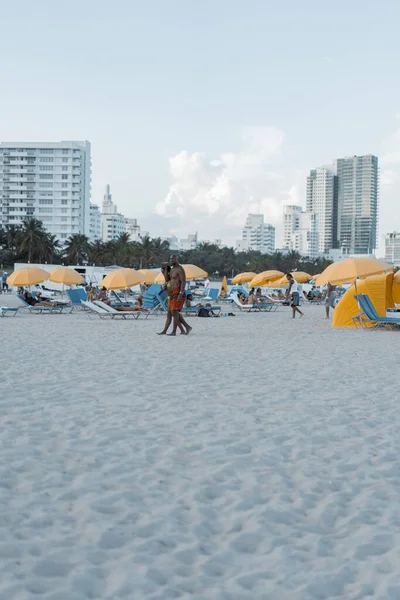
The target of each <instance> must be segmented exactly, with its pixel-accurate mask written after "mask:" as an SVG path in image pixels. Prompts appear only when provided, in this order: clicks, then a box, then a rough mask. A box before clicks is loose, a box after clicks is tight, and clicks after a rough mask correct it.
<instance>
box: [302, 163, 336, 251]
mask: <svg viewBox="0 0 400 600" xmlns="http://www.w3.org/2000/svg"><path fill="white" fill-rule="evenodd" d="M306 211H307V212H309V213H314V214H316V215H317V229H318V251H319V252H321V253H324V252H328V250H330V249H331V248H336V246H337V239H336V238H337V233H336V222H337V185H336V177H335V173H334V167H318V168H316V169H312V170H311V171H310V175H309V176H308V177H307V199H306Z"/></svg>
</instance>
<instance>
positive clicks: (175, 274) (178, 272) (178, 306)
mask: <svg viewBox="0 0 400 600" xmlns="http://www.w3.org/2000/svg"><path fill="white" fill-rule="evenodd" d="M170 263H171V273H170V296H169V309H170V311H171V315H172V332H171V333H168V334H167V335H170V336H173V335H176V330H177V329H178V327H179V323H182V325H183V326H184V327H185V328H186V335H188V334H189V333H190V332H191V331H192V328H191V327H190V325H188V323H186V321H185V319H184V318H183V317H182V315H181V314H180V311H181V310H182V308H183V306H184V304H185V289H186V275H185V270H184V268H183V267H182V265H180V264H179V263H178V258H177V256H176V255H175V254H172V256H171V258H170Z"/></svg>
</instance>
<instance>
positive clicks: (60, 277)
mask: <svg viewBox="0 0 400 600" xmlns="http://www.w3.org/2000/svg"><path fill="white" fill-rule="evenodd" d="M49 281H52V282H53V283H62V284H63V285H78V283H85V280H84V279H83V277H82V275H80V274H79V273H78V272H77V271H75V269H69V268H68V267H57V269H53V270H52V271H51V272H50V277H49Z"/></svg>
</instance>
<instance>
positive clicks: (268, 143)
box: [155, 127, 300, 242]
mask: <svg viewBox="0 0 400 600" xmlns="http://www.w3.org/2000/svg"><path fill="white" fill-rule="evenodd" d="M283 141H284V134H283V132H282V131H281V130H279V129H276V128H272V127H259V128H254V127H251V128H246V129H244V130H243V131H242V135H241V142H242V144H241V149H240V151H239V152H224V153H222V154H221V155H220V156H219V157H218V158H217V159H215V160H213V159H210V158H208V157H207V156H206V155H205V154H204V153H202V152H193V153H189V152H187V151H182V152H180V153H179V154H177V155H175V156H173V157H172V158H171V159H170V173H171V178H172V183H171V185H170V188H169V191H168V193H167V195H166V197H165V198H164V200H163V201H161V202H159V203H158V204H157V205H156V207H155V212H156V214H157V215H159V216H163V217H167V218H168V217H170V218H174V219H175V220H176V221H179V226H176V227H174V229H175V230H177V229H178V230H179V232H180V234H181V235H185V234H186V233H188V232H191V231H196V230H198V231H199V232H200V236H201V237H202V238H205V237H208V238H211V239H212V238H216V237H221V232H224V235H225V236H227V237H228V238H229V239H227V240H226V241H230V242H232V241H235V240H236V238H237V237H238V236H239V235H240V229H241V228H242V227H243V225H244V222H245V219H246V216H247V214H248V213H249V212H261V213H263V214H264V215H265V218H266V221H267V222H271V223H272V224H273V225H278V226H280V225H281V221H282V205H283V204H286V203H287V202H288V201H289V202H296V203H297V202H299V201H300V198H299V190H298V189H297V186H293V184H292V185H291V182H288V181H286V180H285V178H284V177H283V176H282V175H281V174H280V173H277V172H276V171H275V170H272V168H271V161H272V160H275V159H276V157H278V156H279V154H280V153H281V151H282V146H283ZM277 241H278V242H279V239H277Z"/></svg>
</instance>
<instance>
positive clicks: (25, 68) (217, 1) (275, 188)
mask: <svg viewBox="0 0 400 600" xmlns="http://www.w3.org/2000/svg"><path fill="white" fill-rule="evenodd" d="M399 23H400V3H397V2H395V1H394V0H382V2H380V3H379V4H378V3H376V1H375V0H362V1H361V0H352V1H351V2H349V1H348V0H347V1H344V0H336V1H335V2H331V3H324V2H321V1H320V0H318V1H315V0H303V1H302V2H299V1H298V0H285V2H276V0H275V1H270V0H247V2H243V0H152V1H150V0H149V1H147V2H143V0H129V1H128V0H114V1H113V2H110V1H109V0H108V1H107V2H105V1H104V0H68V3H67V4H66V3H59V2H58V3H57V2H54V0H52V1H48V0H36V1H35V2H32V0H18V2H17V3H11V2H8V3H5V5H4V6H2V9H1V20H0V52H1V57H2V58H1V61H0V81H1V93H0V141H60V140H85V139H87V140H89V141H90V142H91V144H92V165H93V166H92V168H93V174H92V178H93V180H92V201H93V202H94V203H96V204H101V201H102V196H103V193H104V188H105V185H106V184H110V186H111V191H112V194H113V200H114V202H115V203H116V204H117V205H118V209H119V210H120V211H121V212H123V213H124V214H125V215H126V216H129V217H137V218H138V220H139V224H140V225H141V226H142V229H145V230H148V231H149V232H150V234H151V235H153V236H155V235H161V236H169V235H172V234H176V235H178V236H180V237H186V236H187V234H188V233H193V232H195V231H198V234H199V238H201V239H207V240H213V239H215V238H222V240H223V241H224V242H225V243H229V244H232V243H234V242H235V241H236V239H239V238H240V237H241V229H242V227H243V225H244V222H245V219H246V215H247V213H248V212H262V213H264V215H265V219H266V221H267V222H270V223H272V224H273V225H275V226H276V227H277V240H276V241H277V245H278V246H279V245H280V242H281V234H282V206H283V205H284V204H287V203H299V204H302V205H304V204H305V183H306V177H307V174H308V172H309V170H310V169H312V168H315V167H317V166H320V165H323V164H329V163H332V160H333V159H335V158H338V157H343V156H349V155H353V154H369V153H372V154H377V155H378V156H379V159H380V170H381V188H380V223H379V229H380V236H382V234H384V233H385V232H387V231H393V230H395V229H398V230H400V210H399V199H400V79H399V77H398V72H399V67H400V37H399V35H398V25H399ZM380 239H381V237H380Z"/></svg>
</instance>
